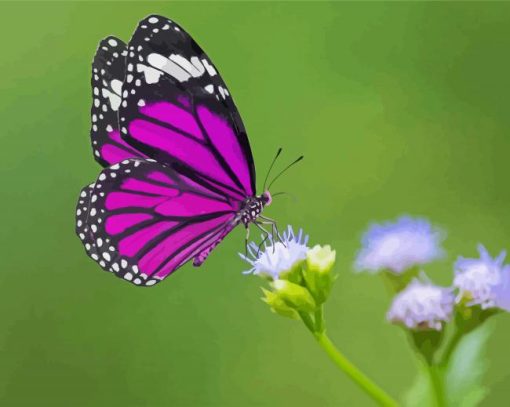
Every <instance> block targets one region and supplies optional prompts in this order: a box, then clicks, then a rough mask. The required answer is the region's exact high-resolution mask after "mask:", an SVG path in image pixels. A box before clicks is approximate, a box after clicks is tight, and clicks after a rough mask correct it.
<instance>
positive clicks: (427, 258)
mask: <svg viewBox="0 0 510 407" xmlns="http://www.w3.org/2000/svg"><path fill="white" fill-rule="evenodd" d="M443 239H444V233H443V232H442V231H441V230H439V229H437V228H435V227H433V226H432V225H431V224H430V223H429V222H428V221H427V220H426V219H420V218H411V217H408V216H402V217H400V218H399V219H397V221H396V222H387V223H383V224H374V225H372V226H371V227H370V228H369V229H368V230H367V232H366V233H365V234H364V235H363V238H362V246H363V247H362V249H361V250H360V251H359V252H358V256H357V258H356V262H355V267H356V269H357V270H358V271H361V270H368V271H371V272H378V271H382V270H389V271H392V272H394V273H397V274H400V273H403V272H404V271H406V270H408V269H410V268H412V267H414V266H419V265H423V264H426V263H429V262H431V261H433V260H436V259H438V258H440V257H441V256H442V255H443V249H442V248H441V243H442V241H443Z"/></svg>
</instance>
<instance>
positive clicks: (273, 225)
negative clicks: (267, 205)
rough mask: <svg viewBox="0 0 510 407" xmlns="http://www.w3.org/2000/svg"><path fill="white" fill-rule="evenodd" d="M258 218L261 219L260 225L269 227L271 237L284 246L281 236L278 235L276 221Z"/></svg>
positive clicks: (264, 217)
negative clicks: (274, 237)
mask: <svg viewBox="0 0 510 407" xmlns="http://www.w3.org/2000/svg"><path fill="white" fill-rule="evenodd" d="M259 218H260V219H262V222H261V223H263V224H265V225H271V234H272V235H273V236H276V238H277V239H278V240H279V241H280V242H281V243H282V244H283V245H284V246H285V242H284V241H283V239H282V236H281V235H280V231H279V230H278V224H277V223H276V221H275V220H274V219H271V218H268V217H266V216H263V215H259ZM275 232H276V233H275Z"/></svg>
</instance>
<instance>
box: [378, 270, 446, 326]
mask: <svg viewBox="0 0 510 407" xmlns="http://www.w3.org/2000/svg"><path fill="white" fill-rule="evenodd" d="M454 304H455V298H454V295H453V294H452V291H451V290H450V289H449V288H444V287H438V286H436V285H433V284H432V283H429V282H421V281H419V280H417V279H415V280H413V281H412V282H411V283H410V284H409V285H408V286H407V287H406V288H405V289H404V290H403V291H402V292H400V293H399V294H397V296H396V297H395V299H394V300H393V303H392V304H391V307H390V310H389V311H388V314H387V318H388V321H390V322H392V323H396V324H403V325H405V326H406V327H407V328H409V329H416V330H419V329H424V330H426V329H435V330H438V331H439V330H441V328H442V327H443V324H444V323H445V322H447V321H449V320H450V317H451V315H452V312H453V307H454Z"/></svg>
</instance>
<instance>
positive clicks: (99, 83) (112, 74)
mask: <svg viewBox="0 0 510 407" xmlns="http://www.w3.org/2000/svg"><path fill="white" fill-rule="evenodd" d="M126 54H127V47H126V44H125V43H124V42H123V41H122V40H120V39H118V38H116V37H112V36H110V37H107V38H105V39H103V40H102V41H101V42H100V43H99V45H98V48H97V51H96V55H95V56H94V61H93V62H92V79H91V84H92V108H91V118H92V127H91V129H90V137H91V142H92V150H93V152H94V158H95V159H96V161H97V162H99V163H100V164H101V165H102V166H103V167H106V166H108V165H111V164H115V163H117V162H119V161H122V160H125V159H126V158H131V157H144V154H142V153H141V152H139V151H138V150H136V149H135V148H133V147H131V146H129V145H128V144H127V143H126V142H125V141H124V140H122V139H121V137H120V131H119V124H118V112H119V107H120V104H121V92H122V82H123V81H124V75H125V70H126Z"/></svg>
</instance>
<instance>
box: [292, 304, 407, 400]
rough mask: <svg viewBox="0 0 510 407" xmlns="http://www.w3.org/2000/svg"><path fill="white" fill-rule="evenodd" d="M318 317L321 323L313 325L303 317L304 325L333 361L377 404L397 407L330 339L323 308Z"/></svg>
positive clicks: (309, 318)
mask: <svg viewBox="0 0 510 407" xmlns="http://www.w3.org/2000/svg"><path fill="white" fill-rule="evenodd" d="M317 316H319V318H320V322H319V323H318V321H319V320H317V319H316V321H315V324H313V322H312V323H310V322H311V320H312V319H311V317H310V316H309V315H306V316H305V315H301V317H302V320H303V323H304V324H305V326H306V327H307V328H308V330H309V331H310V332H311V333H312V335H313V336H314V338H315V340H316V341H317V343H318V344H319V346H320V347H321V348H322V350H323V351H324V352H325V353H326V354H327V355H328V357H329V358H330V359H331V361H332V362H333V363H334V364H335V365H336V366H337V367H338V368H339V369H340V370H341V371H342V372H343V373H345V374H346V375H347V376H348V377H349V378H350V379H351V380H352V381H353V382H354V383H355V384H356V385H358V386H359V387H360V388H361V389H362V390H363V391H364V392H365V393H366V394H367V395H368V396H370V397H371V398H372V399H373V400H374V401H375V402H376V403H377V404H379V405H380V406H384V407H397V406H398V405H399V404H398V402H397V401H395V400H394V399H393V398H392V397H391V396H390V395H388V393H386V392H385V391H384V390H383V389H382V388H381V387H379V386H378V385H377V384H376V383H375V382H374V381H373V380H371V379H370V378H369V377H368V376H367V375H365V374H364V373H363V372H362V371H361V370H360V369H359V368H358V367H356V365H354V364H353V363H352V362H351V361H350V360H349V359H348V358H347V357H346V356H345V355H344V354H343V353H342V352H340V350H338V348H337V347H336V346H335V345H334V343H333V342H332V341H331V339H329V337H328V335H327V334H326V330H325V328H324V322H323V313H322V307H321V311H320V312H317V313H316V318H317Z"/></svg>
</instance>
